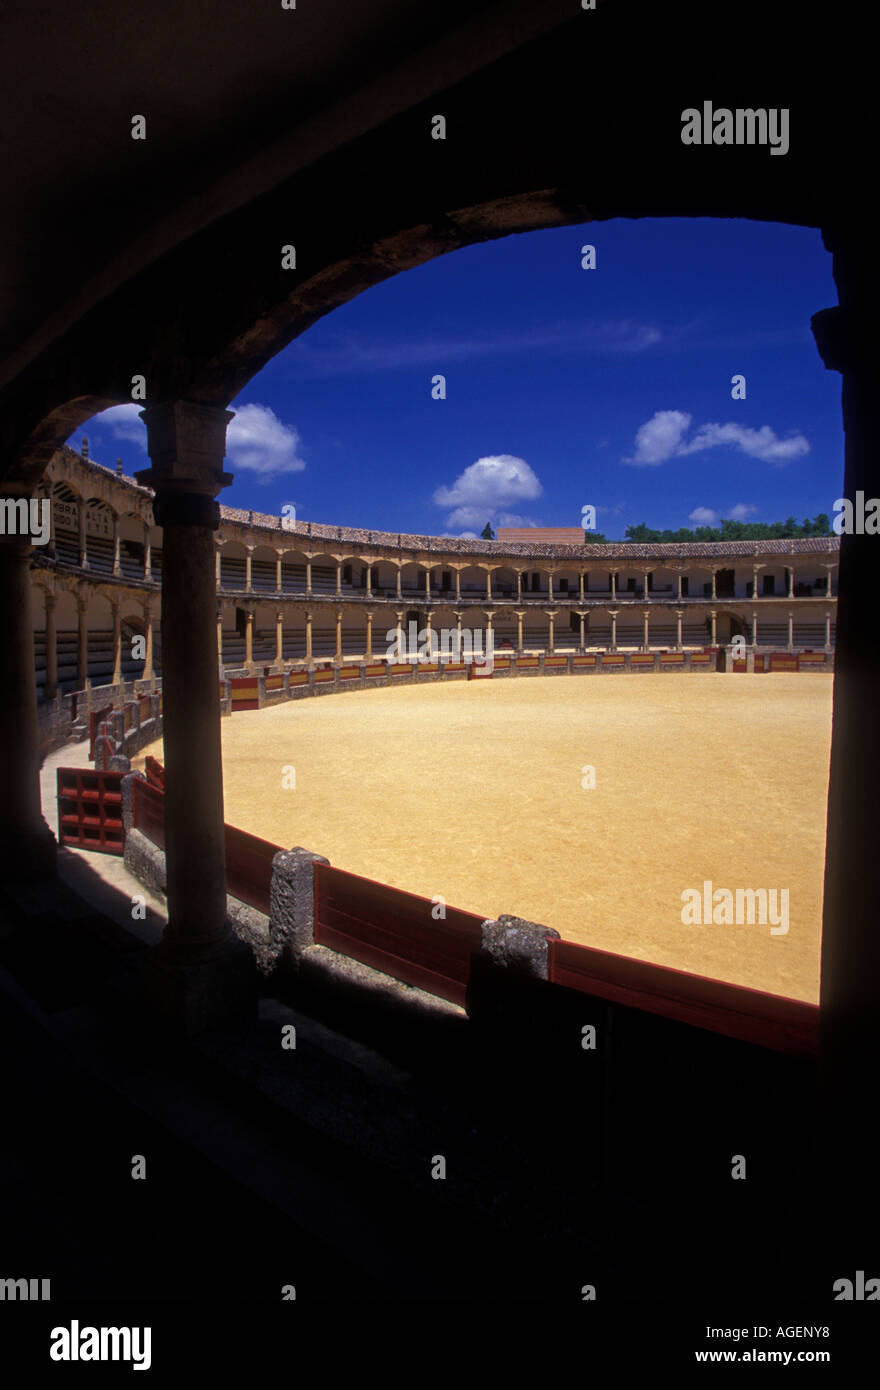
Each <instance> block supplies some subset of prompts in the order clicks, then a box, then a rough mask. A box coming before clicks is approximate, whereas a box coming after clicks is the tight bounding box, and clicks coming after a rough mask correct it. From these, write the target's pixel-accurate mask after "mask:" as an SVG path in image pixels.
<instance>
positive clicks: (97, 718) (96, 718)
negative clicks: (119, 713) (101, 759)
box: [89, 705, 113, 763]
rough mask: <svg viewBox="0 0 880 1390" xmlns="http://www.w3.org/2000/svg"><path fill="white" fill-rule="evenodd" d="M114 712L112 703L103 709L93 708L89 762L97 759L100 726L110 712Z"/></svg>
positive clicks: (90, 724)
mask: <svg viewBox="0 0 880 1390" xmlns="http://www.w3.org/2000/svg"><path fill="white" fill-rule="evenodd" d="M112 713H113V706H112V705H104V707H103V709H93V710H92V711H91V713H90V714H89V762H90V763H93V762H94V761H95V739H96V738H97V737H98V726H99V725H100V724H102V723H103V721H104V720H105V719H106V718H107V715H108V714H112Z"/></svg>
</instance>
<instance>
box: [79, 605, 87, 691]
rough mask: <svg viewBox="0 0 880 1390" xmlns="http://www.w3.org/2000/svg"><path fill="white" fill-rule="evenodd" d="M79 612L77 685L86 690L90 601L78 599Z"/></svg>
mask: <svg viewBox="0 0 880 1390" xmlns="http://www.w3.org/2000/svg"><path fill="white" fill-rule="evenodd" d="M76 612H77V634H76V683H77V685H78V687H79V689H80V690H85V688H86V682H87V681H88V679H89V620H88V612H89V603H88V599H84V598H78V599H77V601H76Z"/></svg>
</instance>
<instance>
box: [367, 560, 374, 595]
mask: <svg viewBox="0 0 880 1390" xmlns="http://www.w3.org/2000/svg"><path fill="white" fill-rule="evenodd" d="M372 597H373V566H372V565H367V598H372Z"/></svg>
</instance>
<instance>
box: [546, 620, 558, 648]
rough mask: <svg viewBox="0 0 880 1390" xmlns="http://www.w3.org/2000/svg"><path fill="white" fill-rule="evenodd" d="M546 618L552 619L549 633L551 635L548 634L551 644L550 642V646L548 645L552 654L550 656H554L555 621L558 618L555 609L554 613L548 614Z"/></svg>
mask: <svg viewBox="0 0 880 1390" xmlns="http://www.w3.org/2000/svg"><path fill="white" fill-rule="evenodd" d="M546 616H547V617H548V618H549V619H550V631H549V633H548V637H549V642H548V644H547V650H548V652H549V653H550V655H551V656H552V655H553V619H554V618H555V617H556V610H555V609H554V610H553V612H552V613H547V615H546Z"/></svg>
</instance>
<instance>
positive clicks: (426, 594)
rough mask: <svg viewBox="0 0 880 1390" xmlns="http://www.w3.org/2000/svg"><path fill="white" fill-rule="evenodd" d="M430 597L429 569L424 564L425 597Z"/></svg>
mask: <svg viewBox="0 0 880 1390" xmlns="http://www.w3.org/2000/svg"><path fill="white" fill-rule="evenodd" d="M430 597H431V571H430V570H429V569H428V567H427V565H426V566H425V598H427V599H429V598H430Z"/></svg>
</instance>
